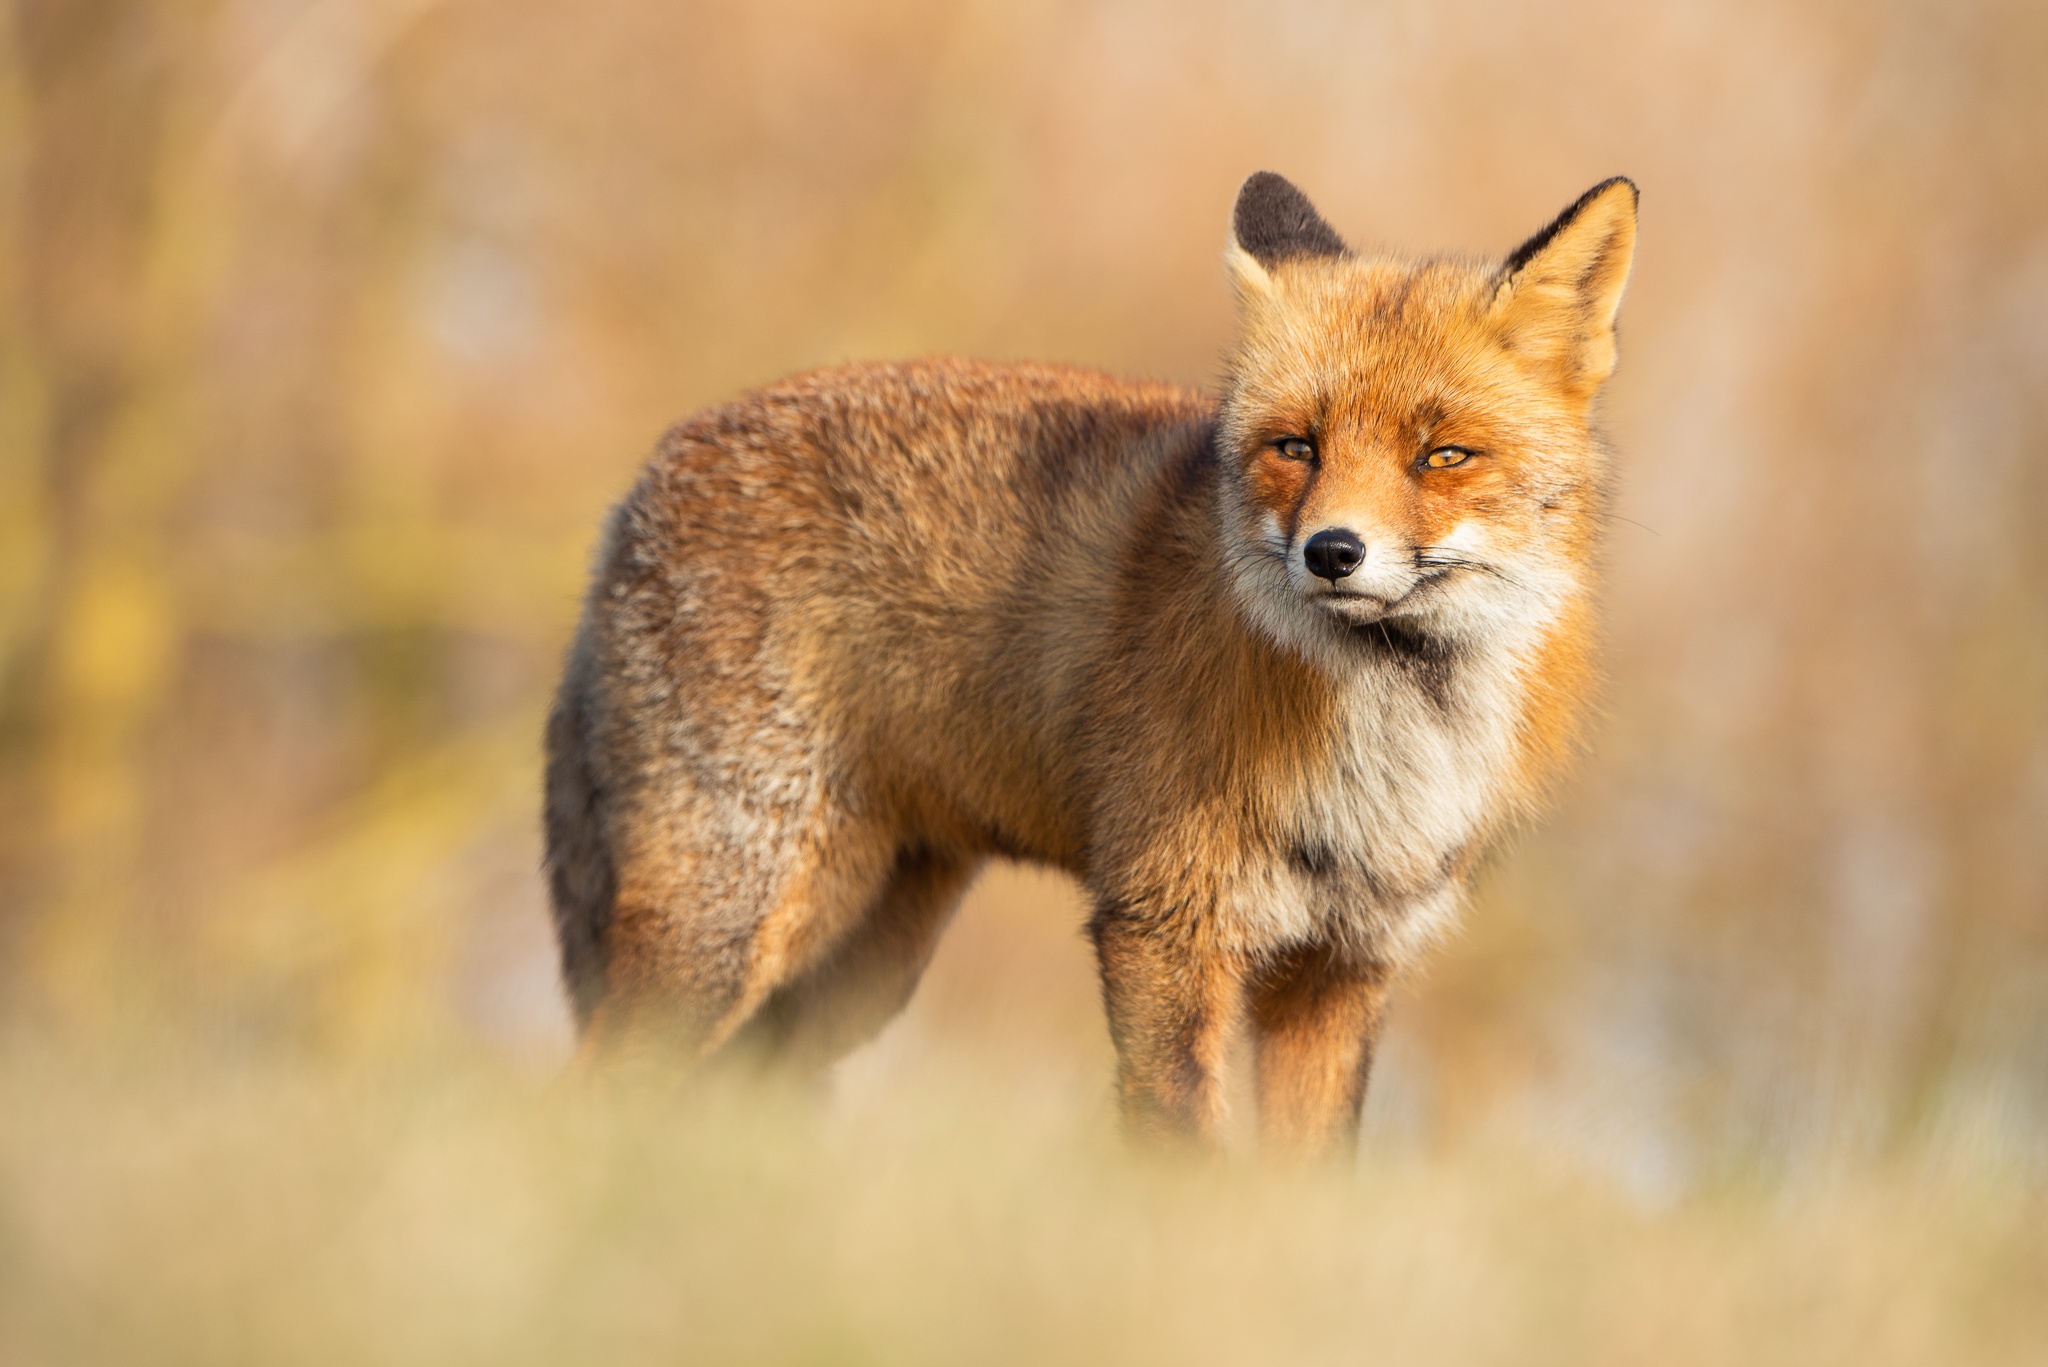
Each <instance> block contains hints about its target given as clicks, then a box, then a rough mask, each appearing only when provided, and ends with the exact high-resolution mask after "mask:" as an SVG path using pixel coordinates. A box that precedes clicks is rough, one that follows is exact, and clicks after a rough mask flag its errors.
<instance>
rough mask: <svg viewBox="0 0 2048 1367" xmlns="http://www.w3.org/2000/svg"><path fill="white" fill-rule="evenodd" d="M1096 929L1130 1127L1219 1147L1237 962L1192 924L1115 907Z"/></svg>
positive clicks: (1236, 1001)
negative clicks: (1203, 941)
mask: <svg viewBox="0 0 2048 1367" xmlns="http://www.w3.org/2000/svg"><path fill="white" fill-rule="evenodd" d="M1089 929H1090V932H1091V934H1092V935H1093V937H1094V940H1095V956H1096V962H1097V965H1098V966H1099V967H1100V968H1101V970H1102V996H1103V1004H1104V1006H1105V1007H1106V1008H1107V1010H1108V1013H1109V1032H1110V1038H1111V1039H1112V1041H1114V1043H1115V1045H1116V1055H1117V1087H1118V1092H1119V1094H1120V1097H1121V1100H1122V1103H1123V1112H1124V1120H1125V1123H1126V1124H1128V1125H1129V1126H1130V1127H1131V1129H1132V1130H1133V1131H1135V1132H1137V1133H1139V1134H1142V1135H1147V1136H1163V1137H1182V1138H1191V1139H1196V1140H1199V1141H1202V1142H1204V1143H1208V1144H1212V1145H1213V1144H1215V1143H1216V1142H1218V1139H1219V1136H1220V1131H1221V1127H1222V1123H1223V1062H1224V1056H1225V1054H1226V1052H1227V1051H1228V1049H1229V1044H1230V1038H1231V1035H1232V1033H1233V1031H1234V1030H1235V1028H1236V1024H1237V1017H1238V1012H1239V1008H1240V1001H1241V995H1240V994H1241V989H1240V974H1239V970H1238V965H1237V962H1236V960H1235V959H1234V958H1233V957H1232V956H1230V955H1228V954H1226V953H1223V952H1221V951H1220V950H1217V949H1215V948H1213V947H1209V946H1204V945H1202V944H1201V943H1200V939H1201V937H1200V936H1199V934H1198V933H1194V932H1191V931H1190V930H1189V928H1188V927H1186V926H1183V925H1180V924H1171V923H1163V922H1160V921H1156V920H1145V919H1139V918H1136V917H1133V916H1130V915H1128V914H1125V913H1123V912H1122V911H1121V910H1120V909H1118V908H1117V907H1115V906H1105V907H1104V908H1102V909H1101V910H1099V911H1098V912H1097V913H1096V915H1095V918H1094V920H1093V922H1092V923H1091V924H1090V927H1089Z"/></svg>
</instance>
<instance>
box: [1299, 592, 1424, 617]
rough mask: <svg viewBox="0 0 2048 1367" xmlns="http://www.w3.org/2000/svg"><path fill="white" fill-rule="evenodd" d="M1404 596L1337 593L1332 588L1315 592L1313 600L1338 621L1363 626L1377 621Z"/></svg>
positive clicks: (1402, 599)
mask: <svg viewBox="0 0 2048 1367" xmlns="http://www.w3.org/2000/svg"><path fill="white" fill-rule="evenodd" d="M1406 598H1407V595H1406V594H1403V595H1401V597H1400V598H1395V599H1386V598H1381V597H1379V596H1377V595H1374V594H1364V593H1339V592H1336V591H1334V590H1333V591H1331V592H1329V593H1319V594H1317V595H1316V596H1315V599H1314V601H1315V605H1316V606H1317V607H1319V608H1321V609H1322V610H1323V611H1324V612H1327V613H1329V614H1330V615H1331V616H1332V617H1335V618H1337V619H1338V620H1339V621H1344V622H1350V623H1352V624H1354V625H1358V626H1364V625H1367V624H1369V623H1372V622H1377V621H1379V620H1380V619H1381V618H1383V617H1385V616H1386V615H1387V614H1389V613H1390V612H1392V611H1393V610H1394V608H1395V606H1396V605H1397V604H1399V603H1401V602H1403V601H1405V600H1406Z"/></svg>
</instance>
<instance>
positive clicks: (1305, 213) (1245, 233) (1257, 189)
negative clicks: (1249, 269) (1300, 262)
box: [1230, 171, 1351, 266]
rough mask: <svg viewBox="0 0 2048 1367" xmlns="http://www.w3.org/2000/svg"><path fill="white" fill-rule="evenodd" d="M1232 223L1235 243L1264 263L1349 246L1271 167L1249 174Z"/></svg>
mask: <svg viewBox="0 0 2048 1367" xmlns="http://www.w3.org/2000/svg"><path fill="white" fill-rule="evenodd" d="M1230 227H1231V232H1232V235H1233V236H1235V237H1236V238H1237V245H1238V246H1240V247H1243V248H1244V249H1245V250H1246V251H1248V252H1250V253H1251V254H1252V255H1253V256H1254V257H1256V258H1258V260H1259V262H1260V263H1261V264H1262V265H1266V266H1271V265H1274V264H1275V263H1276V262H1279V261H1283V260H1285V259H1286V258H1288V257H1290V256H1344V255H1346V254H1348V253H1349V252H1350V250H1351V249H1350V248H1349V247H1346V246H1345V245H1344V239H1343V238H1341V237H1339V236H1337V230H1336V229H1335V228H1332V227H1331V226H1330V225H1329V224H1327V223H1325V222H1323V217H1322V215H1321V214H1319V213H1317V212H1316V206H1315V205H1313V204H1311V203H1309V201H1308V196H1307V195H1305V194H1303V193H1302V192H1301V191H1300V190H1298V189H1296V188H1295V186H1294V182H1292V181H1290V180H1289V179H1287V177H1285V176H1283V175H1280V174H1278V173H1277V172H1273V171H1254V172H1252V174H1251V175H1249V176H1247V177H1245V182H1244V185H1243V186H1242V187H1241V188H1240V189H1239V190H1238V192H1237V208H1236V210H1235V212H1233V213H1232V215H1231V221H1230Z"/></svg>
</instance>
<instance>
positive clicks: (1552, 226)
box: [1505, 176, 1643, 275]
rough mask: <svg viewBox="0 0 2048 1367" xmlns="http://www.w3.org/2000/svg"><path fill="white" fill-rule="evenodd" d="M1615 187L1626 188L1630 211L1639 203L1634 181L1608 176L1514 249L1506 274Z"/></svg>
mask: <svg viewBox="0 0 2048 1367" xmlns="http://www.w3.org/2000/svg"><path fill="white" fill-rule="evenodd" d="M1617 185H1626V186H1628V197H1629V207H1630V208H1631V209H1633V208H1634V207H1635V206H1636V205H1637V203H1639V202H1640V201H1641V200H1642V197H1643V192H1642V191H1641V190H1639V189H1637V188H1636V183H1635V182H1634V181H1632V180H1630V179H1629V178H1628V177H1627V176H1609V177H1608V178H1607V179H1605V180H1603V181H1601V182H1600V183H1599V184H1598V185H1595V186H1594V187H1593V188H1592V189H1590V190H1588V191H1586V193H1584V194H1583V195H1580V196H1579V197H1578V198H1577V199H1575V200H1573V201H1572V202H1571V203H1570V204H1568V205H1566V206H1565V211H1564V212H1563V213H1561V214H1559V215H1558V216H1557V217H1556V218H1553V219H1551V220H1550V222H1549V223H1548V224H1546V225H1544V227H1543V229H1542V230H1541V231H1540V232H1538V233H1537V234H1536V235H1535V236H1534V237H1532V238H1530V239H1529V240H1528V241H1527V242H1524V243H1523V244H1522V245H1521V246H1519V247H1517V248H1515V250H1514V251H1513V252H1512V253H1511V254H1509V256H1508V259H1507V264H1506V267H1505V269H1506V271H1507V273H1508V274H1509V275H1513V274H1514V273H1515V272H1516V271H1518V270H1520V269H1522V267H1524V266H1526V265H1528V264H1529V262H1530V260H1531V259H1532V258H1533V257H1534V256H1535V255H1536V253H1538V252H1540V251H1542V250H1543V249H1544V248H1545V247H1547V246H1549V245H1550V240H1551V239H1552V238H1554V237H1556V236H1557V235H1558V234H1559V233H1561V232H1563V231H1564V230H1565V229H1566V228H1568V227H1570V226H1571V222H1572V220H1573V219H1575V218H1577V217H1578V216H1579V214H1580V213H1581V211H1583V210H1584V209H1585V207H1586V206H1587V205H1588V204H1591V203H1592V202H1593V201H1594V200H1596V199H1598V198H1600V197H1601V196H1602V195H1604V194H1606V193H1607V192H1608V191H1609V190H1612V189H1613V188H1614V187H1615V186H1617Z"/></svg>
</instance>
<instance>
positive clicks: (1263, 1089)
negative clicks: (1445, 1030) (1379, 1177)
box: [1248, 945, 1387, 1152]
mask: <svg viewBox="0 0 2048 1367" xmlns="http://www.w3.org/2000/svg"><path fill="white" fill-rule="evenodd" d="M1386 979H1387V974H1386V970H1385V968H1384V967H1382V966H1381V965H1378V964H1374V963H1370V962H1366V961H1360V960H1356V959H1353V958H1350V957H1348V956H1345V955H1343V954H1340V953H1338V952H1337V951H1335V950H1333V949H1331V948H1329V947H1327V946H1321V945H1304V946H1298V947H1296V948H1294V949H1291V950H1288V951H1286V952H1285V953H1284V954H1282V955H1281V956H1280V957H1279V958H1278V959H1277V960H1276V961H1274V962H1273V963H1271V964H1269V965H1268V966H1266V968H1265V969H1264V970H1263V971H1261V972H1260V973H1259V974H1257V975H1256V976H1255V977H1254V979H1253V981H1252V983H1251V985H1250V990H1249V993H1248V996H1249V1015H1250V1018H1251V1026H1252V1040H1253V1049H1254V1051H1255V1058H1256V1066H1257V1070H1258V1083H1257V1090H1258V1100H1259V1139H1260V1143H1261V1145H1262V1146H1264V1147H1266V1148H1270V1149H1278V1150H1281V1151H1292V1152H1313V1151H1335V1152H1347V1151H1349V1150H1350V1149H1351V1148H1352V1147H1353V1146H1354V1145H1355V1144H1356V1143H1357V1140H1358V1119H1359V1109H1360V1107H1361V1106H1362V1105H1363V1103H1364V1101H1365V1084H1366V1077H1367V1074H1368V1073H1369V1072H1370V1071H1371V1068H1372V1053H1373V1043H1374V1040H1375V1037H1376V1036H1377V1035H1378V1033H1379V1023H1380V1008H1381V1005H1382V1004H1383V1002H1384V1001H1385V998H1386Z"/></svg>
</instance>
